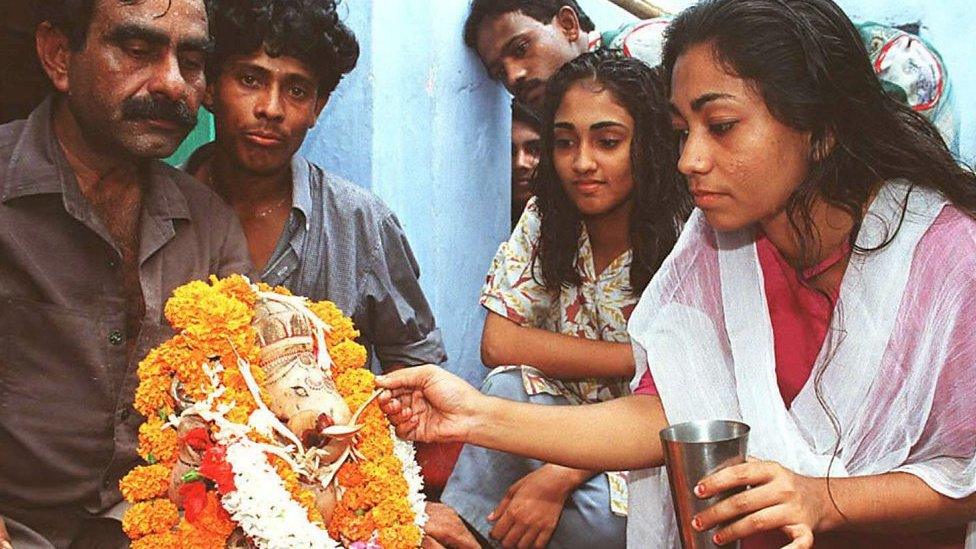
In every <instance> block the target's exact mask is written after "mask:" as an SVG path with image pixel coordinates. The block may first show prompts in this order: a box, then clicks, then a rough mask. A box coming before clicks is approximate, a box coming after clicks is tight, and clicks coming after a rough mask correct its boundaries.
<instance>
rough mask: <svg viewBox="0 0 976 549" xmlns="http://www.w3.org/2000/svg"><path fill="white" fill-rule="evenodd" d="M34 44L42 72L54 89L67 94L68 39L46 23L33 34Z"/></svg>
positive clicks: (69, 55) (69, 56)
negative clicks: (42, 68)
mask: <svg viewBox="0 0 976 549" xmlns="http://www.w3.org/2000/svg"><path fill="white" fill-rule="evenodd" d="M34 42H35V44H36V46H37V58H38V59H39V60H40V62H41V66H42V67H44V72H46V73H47V77H48V78H49V79H50V80H51V83H52V84H54V89H56V90H58V91H59V92H61V93H67V92H68V87H69V82H68V67H69V66H70V64H71V47H70V45H69V44H68V37H67V36H65V35H64V33H63V32H61V29H58V28H56V27H54V25H52V24H51V23H49V22H48V21H44V22H43V23H40V24H39V25H37V29H36V30H35V32H34Z"/></svg>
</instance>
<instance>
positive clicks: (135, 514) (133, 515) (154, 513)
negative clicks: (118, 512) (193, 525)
mask: <svg viewBox="0 0 976 549" xmlns="http://www.w3.org/2000/svg"><path fill="white" fill-rule="evenodd" d="M179 521H180V513H179V510H177V509H176V505H175V504H174V503H173V502H172V501H170V500H168V499H152V500H149V501H140V502H139V503H136V504H135V505H133V506H132V507H129V509H128V510H127V511H126V512H125V514H124V515H123V516H122V530H123V531H125V533H126V534H127V535H128V536H129V537H130V538H131V539H139V538H141V537H143V536H148V535H149V534H162V533H165V532H168V531H169V530H171V529H172V528H173V527H174V526H176V524H177V523H178V522H179Z"/></svg>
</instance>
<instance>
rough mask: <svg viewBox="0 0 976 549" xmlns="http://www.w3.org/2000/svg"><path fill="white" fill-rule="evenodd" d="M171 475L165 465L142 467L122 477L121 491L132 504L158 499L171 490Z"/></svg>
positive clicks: (120, 482) (157, 464)
mask: <svg viewBox="0 0 976 549" xmlns="http://www.w3.org/2000/svg"><path fill="white" fill-rule="evenodd" d="M169 475H170V468H169V466H168V465H165V464H163V463H156V464H154V465H141V466H139V467H136V468H134V469H133V470H131V471H129V474H127V475H125V476H124V477H122V480H120V481H119V490H121V491H122V497H124V498H125V500H126V501H128V502H130V503H135V502H138V501H145V500H147V499H153V498H157V497H160V496H163V495H164V494H166V490H167V489H169Z"/></svg>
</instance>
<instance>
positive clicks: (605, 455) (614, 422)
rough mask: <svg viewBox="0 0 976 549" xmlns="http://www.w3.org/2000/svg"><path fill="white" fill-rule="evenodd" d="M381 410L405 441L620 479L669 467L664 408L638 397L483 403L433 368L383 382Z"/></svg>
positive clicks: (400, 374) (467, 388)
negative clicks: (489, 451)
mask: <svg viewBox="0 0 976 549" xmlns="http://www.w3.org/2000/svg"><path fill="white" fill-rule="evenodd" d="M376 384H377V385H378V386H379V387H381V388H384V389H387V391H386V392H384V394H383V395H382V396H381V397H380V406H381V407H382V409H383V411H384V412H385V413H386V414H387V415H388V416H389V418H390V421H391V422H392V423H393V425H394V426H395V427H396V430H397V434H398V435H399V436H401V437H403V438H407V439H412V440H419V441H423V442H448V441H455V442H467V443H471V444H476V445H478V446H484V447H486V448H493V449H495V450H500V451H503V452H509V453H512V454H518V455H521V456H526V457H530V458H534V459H538V460H542V461H545V462H548V463H556V464H559V465H565V466H567V467H576V468H580V469H593V470H603V471H621V470H628V469H640V468H644V467H652V466H659V465H661V464H662V462H663V458H662V454H661V442H660V439H659V437H658V433H659V431H660V430H661V429H663V428H665V427H666V426H667V420H666V418H665V416H664V409H663V408H662V406H661V401H660V399H659V398H657V397H655V396H649V395H633V396H628V397H623V398H618V399H614V400H610V401H607V402H601V403H599V404H588V405H582V406H539V405H533V404H525V403H520V402H512V401H508V400H504V399H499V398H494V397H488V396H485V395H482V394H481V393H480V392H478V391H477V390H476V389H475V388H474V387H471V386H470V385H468V384H467V383H465V382H464V381H463V380H461V379H460V378H458V377H456V376H454V375H452V374H450V373H449V372H447V371H445V370H444V369H442V368H438V367H435V366H421V367H416V368H407V369H404V370H400V371H398V372H394V373H392V374H388V375H385V376H380V377H378V378H377V382H376Z"/></svg>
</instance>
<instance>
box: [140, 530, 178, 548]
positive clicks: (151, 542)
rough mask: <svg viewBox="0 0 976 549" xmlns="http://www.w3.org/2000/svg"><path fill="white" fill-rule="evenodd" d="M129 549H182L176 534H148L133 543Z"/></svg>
mask: <svg viewBox="0 0 976 549" xmlns="http://www.w3.org/2000/svg"><path fill="white" fill-rule="evenodd" d="M129 547H130V548H131V549H182V548H181V546H180V537H179V535H178V534H177V533H176V532H163V533H162V534H149V535H148V536H146V537H142V538H139V539H137V540H135V541H133V542H132V544H131V545H130V546H129Z"/></svg>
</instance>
